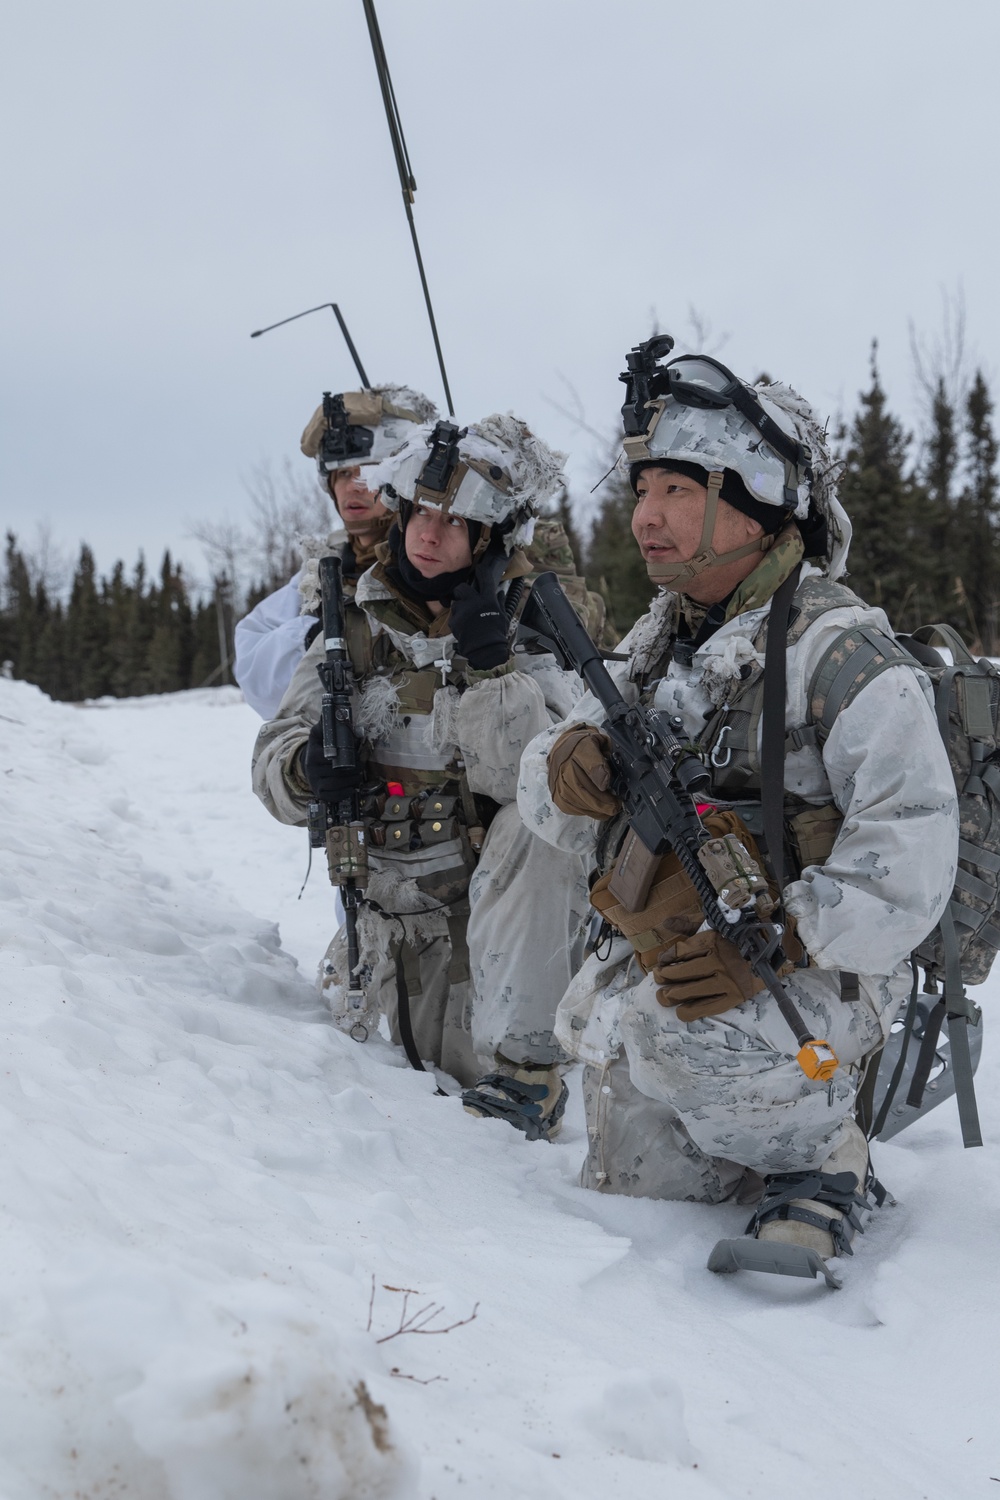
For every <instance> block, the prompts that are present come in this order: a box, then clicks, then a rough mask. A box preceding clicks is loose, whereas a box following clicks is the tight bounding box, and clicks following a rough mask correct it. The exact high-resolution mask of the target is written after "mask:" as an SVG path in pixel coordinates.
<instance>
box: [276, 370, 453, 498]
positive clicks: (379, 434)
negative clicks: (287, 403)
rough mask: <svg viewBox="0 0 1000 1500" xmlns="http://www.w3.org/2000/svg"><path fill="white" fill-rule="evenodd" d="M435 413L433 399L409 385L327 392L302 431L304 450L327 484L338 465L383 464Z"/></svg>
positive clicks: (355, 466) (431, 418)
mask: <svg viewBox="0 0 1000 1500" xmlns="http://www.w3.org/2000/svg"><path fill="white" fill-rule="evenodd" d="M436 416H437V408H436V407H435V405H434V403H433V401H431V400H429V399H428V398H427V397H426V396H423V395H421V393H420V392H419V391H413V390H410V389H409V387H408V386H405V385H377V386H373V387H372V389H371V390H366V391H342V392H340V393H338V394H336V395H333V394H331V392H330V391H325V392H324V394H323V401H322V405H320V406H318V407H317V408H316V410H315V411H314V412H313V414H312V416H311V417H310V419H309V422H308V423H307V425H306V429H305V431H304V432H303V434H302V440H301V448H302V452H303V453H304V454H305V456H306V457H307V458H314V459H315V460H316V467H317V468H318V470H319V475H320V479H321V480H322V481H323V483H324V485H325V486H327V487H328V486H329V481H330V476H331V475H333V474H336V473H337V471H338V470H339V469H353V468H357V467H360V466H361V465H365V464H377V463H380V462H381V460H382V459H384V458H385V457H386V456H387V455H388V454H390V453H392V452H394V451H395V449H397V448H398V447H399V446H400V444H402V443H404V442H405V441H406V439H407V437H408V436H409V434H410V433H411V432H412V431H413V429H414V427H415V426H419V425H420V424H422V423H426V422H432V421H433V420H434V418H435V417H436Z"/></svg>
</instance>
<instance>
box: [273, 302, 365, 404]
mask: <svg viewBox="0 0 1000 1500" xmlns="http://www.w3.org/2000/svg"><path fill="white" fill-rule="evenodd" d="M324 307H332V308H333V316H334V317H335V318H336V320H337V322H338V323H339V324H340V331H341V333H342V334H343V335H344V343H345V344H346V345H347V347H348V349H349V350H350V352H351V358H352V359H353V361H354V367H355V369H356V370H357V372H358V374H359V375H360V376H361V384H362V385H363V386H364V388H365V390H366V391H370V390H371V381H370V380H369V379H368V376H367V375H366V374H365V367H364V365H363V364H362V363H361V360H360V359H359V357H358V351H357V349H355V347H354V340H353V339H352V338H351V335H350V334H349V333H348V331H347V324H346V323H345V322H344V319H343V317H342V316H341V312H340V308H339V307H338V306H337V304H336V302H321V303H320V304H319V306H318V307H307V308H306V310H305V312H300V313H292V316H291V317H290V318H282V319H281V320H280V321H279V322H277V323H268V325H267V327H266V328H255V329H254V331H253V333H252V334H251V335H250V337H251V338H252V339H259V338H260V336H261V334H262V333H270V332H271V329H272V328H284V326H285V324H286V323H294V322H295V320H296V318H307V317H308V316H309V314H310V313H314V312H322V311H323V309H324Z"/></svg>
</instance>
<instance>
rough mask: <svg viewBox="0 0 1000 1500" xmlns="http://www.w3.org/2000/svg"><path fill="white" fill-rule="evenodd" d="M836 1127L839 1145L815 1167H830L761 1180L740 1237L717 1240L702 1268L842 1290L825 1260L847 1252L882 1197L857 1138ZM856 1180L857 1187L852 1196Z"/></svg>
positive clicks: (850, 1127)
mask: <svg viewBox="0 0 1000 1500" xmlns="http://www.w3.org/2000/svg"><path fill="white" fill-rule="evenodd" d="M843 1128H844V1140H843V1141H842V1142H841V1144H840V1145H839V1146H838V1147H837V1149H836V1150H835V1151H833V1152H832V1153H831V1155H830V1156H829V1157H828V1158H827V1160H826V1161H825V1162H824V1164H823V1165H824V1167H826V1168H833V1169H834V1170H827V1171H820V1170H805V1171H801V1172H778V1173H774V1174H773V1175H772V1176H770V1177H768V1178H767V1179H766V1182H765V1186H764V1195H763V1197H762V1198H761V1200H760V1203H759V1204H758V1205H757V1208H756V1209H755V1211H754V1215H753V1218H752V1219H751V1220H750V1222H749V1224H748V1225H747V1227H746V1230H745V1232H744V1235H743V1236H742V1238H740V1239H734V1240H720V1241H719V1242H718V1244H717V1245H716V1246H715V1248H714V1249H713V1251H712V1253H711V1255H710V1256H709V1258H708V1269H709V1270H710V1271H720V1272H725V1271H766V1272H770V1273H771V1274H772V1275H777V1276H805V1277H808V1278H809V1279H810V1280H812V1279H814V1278H815V1277H816V1276H822V1277H824V1279H825V1281H826V1284H827V1286H828V1287H831V1288H832V1289H834V1290H836V1289H837V1288H838V1287H840V1286H841V1285H842V1283H841V1279H840V1277H839V1276H838V1275H837V1273H836V1272H835V1271H834V1270H832V1269H831V1267H830V1266H829V1265H828V1264H827V1261H828V1259H830V1258H832V1257H833V1256H839V1255H853V1254H854V1251H853V1250H852V1248H851V1241H852V1240H853V1239H854V1236H855V1234H857V1233H859V1232H861V1233H864V1228H865V1224H866V1223H867V1221H868V1219H869V1218H870V1217H871V1215H872V1213H873V1212H874V1211H875V1209H876V1208H880V1207H881V1206H882V1204H883V1203H884V1202H885V1201H886V1198H887V1197H888V1194H887V1193H886V1190H885V1188H884V1187H883V1186H882V1184H881V1183H880V1182H878V1181H877V1180H876V1178H875V1176H874V1174H873V1173H872V1170H871V1167H870V1165H869V1162H868V1144H867V1142H866V1141H865V1138H864V1136H863V1134H862V1133H861V1131H860V1130H859V1129H858V1127H857V1126H856V1125H855V1124H854V1123H853V1121H847V1122H845V1125H844V1127H843ZM837 1168H843V1170H836V1169H837ZM851 1168H853V1170H851ZM862 1181H863V1182H864V1190H863V1191H859V1187H860V1183H861V1182H862Z"/></svg>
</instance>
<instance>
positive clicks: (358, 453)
mask: <svg viewBox="0 0 1000 1500" xmlns="http://www.w3.org/2000/svg"><path fill="white" fill-rule="evenodd" d="M323 420H324V424H325V425H324V428H323V436H322V437H321V438H320V445H319V454H318V463H319V465H320V467H321V468H324V469H334V468H342V467H345V466H347V465H350V464H360V463H363V462H364V460H365V459H366V458H367V457H368V455H369V453H370V452H371V451H372V444H373V443H374V441H375V434H374V432H373V431H372V429H371V428H370V427H363V426H359V425H358V424H357V423H353V422H351V421H350V420H349V418H348V415H347V408H346V406H345V405H344V398H343V396H342V395H337V396H331V394H330V392H329V391H324V392H323Z"/></svg>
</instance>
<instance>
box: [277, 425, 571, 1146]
mask: <svg viewBox="0 0 1000 1500" xmlns="http://www.w3.org/2000/svg"><path fill="white" fill-rule="evenodd" d="M366 477H367V478H368V482H369V484H370V486H371V488H372V489H375V488H378V487H379V486H383V487H384V488H383V494H384V497H385V500H386V503H387V504H388V505H389V506H390V507H391V508H392V509H393V511H394V512H395V523H396V524H395V525H394V526H393V528H392V530H391V531H390V534H389V538H388V540H387V542H386V543H385V544H383V545H381V546H380V547H379V548H378V561H377V563H376V564H375V566H374V567H372V568H371V569H369V570H368V572H366V573H365V574H364V575H363V576H362V578H361V579H360V580H359V583H358V586H357V590H356V593H355V600H354V608H353V609H352V610H351V611H350V618H349V620H348V626H347V641H348V650H349V652H350V655H351V659H352V663H353V666H354V671H355V675H356V680H357V683H358V695H357V712H356V719H355V722H356V727H357V729H358V732H359V734H360V735H361V736H363V741H364V743H363V749H362V771H361V777H360V782H361V784H360V786H357V784H356V783H355V784H354V785H352V786H351V787H350V788H349V790H352V791H353V790H355V789H357V790H359V791H360V793H361V796H362V800H363V802H364V804H365V805H366V807H367V808H368V822H369V845H370V856H369V857H370V863H371V871H372V873H371V877H370V882H369V885H368V887H367V891H366V893H365V901H364V904H363V907H362V911H361V913H360V917H359V924H358V926H359V938H360V944H361V957H362V963H363V965H364V969H365V981H366V984H365V988H366V993H367V997H368V1004H369V1011H370V1014H369V1016H368V1017H367V1020H366V1024H367V1026H368V1027H369V1028H370V1027H371V1026H373V1025H374V1024H376V1023H377V1020H378V1015H379V1012H384V1013H385V1014H386V1015H387V1016H388V1017H389V1021H390V1027H391V1030H392V1034H393V1036H394V1038H395V1039H397V1040H403V1041H404V1042H405V1041H406V1012H408V1013H409V1016H410V1020H411V1023H412V1034H413V1046H414V1047H415V1049H416V1052H417V1053H418V1054H419V1057H420V1058H422V1059H429V1060H430V1061H432V1062H433V1063H435V1064H437V1065H438V1066H440V1067H442V1068H443V1069H444V1070H445V1071H447V1072H448V1073H450V1074H452V1076H454V1077H455V1078H457V1079H458V1080H459V1081H460V1082H461V1083H462V1084H464V1085H467V1086H468V1087H467V1091H466V1094H465V1095H464V1098H465V1102H466V1105H467V1107H468V1108H469V1109H470V1110H471V1111H472V1112H474V1113H477V1114H481V1115H492V1116H497V1117H500V1118H503V1119H506V1120H509V1121H510V1123H511V1124H513V1125H515V1126H517V1127H518V1128H520V1129H522V1130H524V1131H525V1133H526V1134H528V1135H529V1136H531V1137H533V1138H538V1137H540V1136H549V1135H551V1134H552V1132H553V1131H554V1129H555V1128H556V1127H557V1125H558V1122H559V1118H560V1115H561V1111H562V1106H563V1102H564V1099H565V1086H564V1085H563V1083H562V1079H561V1076H560V1065H561V1064H562V1063H563V1062H564V1061H565V1058H564V1055H563V1053H562V1051H561V1049H560V1048H559V1046H558V1045H557V1044H556V1043H555V1041H554V1038H553V1034H552V1025H553V1019H554V1014H555V1008H556V1005H557V1003H558V1001H559V999H560V997H561V995H562V994H563V992H564V990H565V988H566V985H567V983H568V982H569V979H570V977H571V976H572V974H573V973H574V972H575V969H576V968H577V967H578V965H579V961H580V958H581V956H582V955H581V953H580V944H581V937H582V924H583V919H584V916H585V913H586V909H587V896H586V882H585V878H584V870H583V864H582V861H581V860H580V859H579V857H578V856H576V855H574V854H570V855H567V854H565V853H563V852H562V851H559V850H555V849H553V848H552V847H551V846H550V845H548V844H546V843H544V842H543V841H541V840H539V839H535V838H534V837H533V836H532V835H531V834H529V833H528V832H527V830H526V829H525V828H524V826H523V824H522V823H521V820H520V818H519V816H518V812H517V807H516V805H515V793H516V786H517V771H518V765H519V763H520V757H521V752H522V750H523V748H524V746H525V745H526V744H527V743H528V741H529V740H530V739H532V738H533V737H534V736H535V735H536V734H537V733H538V732H539V730H541V729H542V728H544V727H546V726H548V725H550V724H551V723H553V722H554V721H555V720H557V719H560V718H562V717H563V716H564V715H565V714H566V713H567V712H568V711H569V709H570V708H571V706H572V703H573V701H574V700H575V698H576V697H577V696H579V690H578V684H577V683H576V680H575V679H574V678H573V677H572V676H571V675H569V674H566V673H564V672H561V671H560V670H559V669H558V668H557V667H556V665H555V663H554V662H553V660H552V658H551V657H535V658H530V659H529V658H518V659H517V660H515V659H514V658H513V656H512V654H511V634H512V618H513V615H514V614H515V612H516V602H517V599H518V598H519V597H520V595H521V591H522V588H523V583H519V582H518V580H519V579H523V578H524V577H525V576H526V575H527V574H529V573H530V571H531V569H530V565H529V563H528V562H527V560H526V559H525V557H524V555H523V553H522V551H521V550H520V544H526V543H527V542H528V541H529V540H530V536H531V529H532V520H533V516H534V513H535V511H536V510H537V508H538V506H539V505H540V504H541V503H543V502H544V501H545V500H546V499H547V498H548V496H550V495H551V494H552V493H553V492H554V491H555V489H556V488H557V486H558V484H559V483H560V481H561V469H560V464H559V461H558V456H557V455H554V454H552V453H551V452H550V451H549V450H548V449H547V448H546V447H545V445H544V444H543V443H541V442H539V440H538V439H537V438H535V437H534V436H533V435H532V434H531V433H530V432H529V431H528V429H527V428H526V427H525V426H524V424H523V423H521V422H518V421H517V420H516V419H515V418H513V417H509V416H508V417H503V416H495V417H490V418H487V419H486V420H484V421H483V422H480V423H476V424H473V425H472V426H470V427H469V428H467V429H462V430H461V431H459V429H458V428H457V427H454V426H452V425H451V424H448V423H439V424H438V426H437V427H436V428H434V429H433V430H431V429H430V428H429V427H428V428H424V429H421V430H418V431H417V432H416V433H415V434H414V435H412V436H411V438H410V440H409V441H408V442H407V443H406V444H405V445H404V447H403V448H402V449H401V451H400V452H398V453H397V454H395V455H394V456H392V457H391V458H389V459H388V460H386V461H385V462H384V463H382V464H379V465H376V466H375V467H374V468H373V469H372V470H371V471H370V472H369V474H368V475H367V476H366ZM321 654H322V642H321V641H319V640H317V641H316V642H315V644H314V645H313V646H312V647H311V648H310V650H309V652H308V653H307V655H306V656H305V658H304V659H303V661H302V662H301V664H300V666H299V668H298V669H297V671H296V673H295V676H294V678H293V680H292V683H291V686H290V687H289V689H288V692H287V693H286V694H285V697H284V700H283V702H282V704H281V706H280V708H279V710H278V712H277V714H276V716H275V718H274V719H273V720H272V722H270V723H268V724H265V726H264V727H263V729H262V730H261V733H260V735H259V737H258V741H257V746H256V749H255V753H254V772H253V778H254V790H255V791H256V792H257V794H258V796H259V797H260V798H261V800H262V801H263V802H264V804H265V806H266V807H267V808H268V809H269V810H270V811H271V812H272V813H273V814H274V816H275V817H277V818H279V819H280V820H281V821H282V822H286V823H296V824H301V823H303V822H304V821H305V818H306V808H307V805H308V803H309V801H310V799H311V798H312V797H313V796H319V797H331V796H343V795H344V793H345V789H347V788H345V785H344V784H343V773H342V772H341V771H340V770H339V769H338V768H336V767H331V766H330V765H329V763H328V762H326V761H325V760H324V758H323V754H322V735H321V732H320V730H319V727H318V725H317V719H318V716H319V711H320V699H321V689H320V682H319V679H318V676H317V673H316V665H317V663H318V662H319V661H320V659H321ZM338 778H339V779H338ZM334 782H336V785H333V783H334ZM346 978H347V976H346V962H345V949H344V941H343V934H341V935H340V936H339V938H338V939H337V940H335V941H334V943H333V944H332V945H331V948H330V950H329V953H328V956H327V962H326V965H325V974H324V980H323V987H324V992H325V994H326V996H327V999H328V1002H329V1004H330V1007H331V1012H332V1014H333V1016H334V1019H335V1021H337V1022H338V1023H340V1024H343V1025H344V1028H345V1029H350V1030H352V1031H354V1032H355V1034H357V1023H358V1017H357V1014H356V1013H355V1012H352V1011H350V1010H349V1008H348V1005H347V988H348V986H347V984H346Z"/></svg>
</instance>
